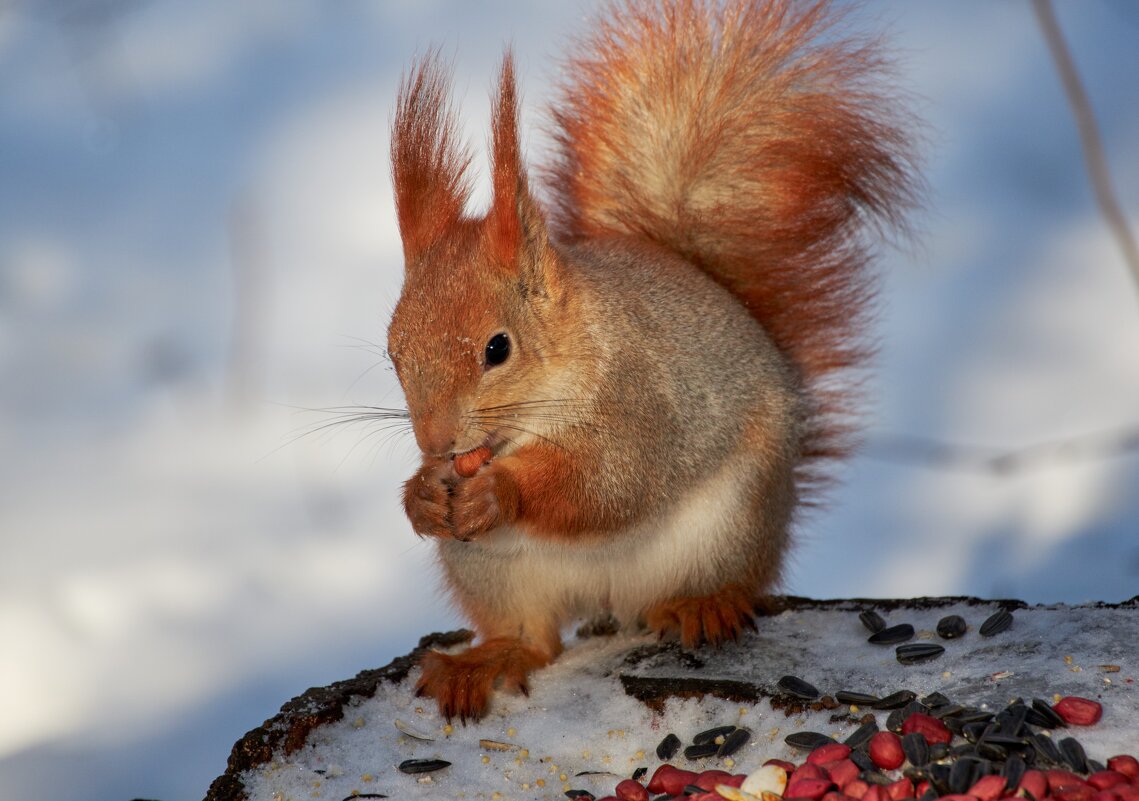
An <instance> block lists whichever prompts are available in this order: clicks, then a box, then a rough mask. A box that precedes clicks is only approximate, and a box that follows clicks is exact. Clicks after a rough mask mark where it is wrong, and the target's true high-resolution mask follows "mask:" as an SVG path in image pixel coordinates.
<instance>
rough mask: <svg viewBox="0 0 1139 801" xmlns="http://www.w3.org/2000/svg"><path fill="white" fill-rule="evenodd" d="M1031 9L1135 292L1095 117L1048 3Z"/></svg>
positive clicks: (1124, 229) (1136, 267) (1138, 274)
mask: <svg viewBox="0 0 1139 801" xmlns="http://www.w3.org/2000/svg"><path fill="white" fill-rule="evenodd" d="M1032 8H1033V10H1034V11H1035V12H1036V19H1037V21H1038V22H1039V23H1040V29H1041V31H1043V33H1044V38H1045V40H1046V41H1047V42H1048V49H1049V50H1050V51H1051V52H1052V59H1053V60H1054V61H1055V62H1056V70H1057V71H1058V72H1059V73H1060V80H1061V81H1063V83H1064V92H1065V94H1067V96H1068V103H1069V104H1070V105H1071V106H1072V115H1073V116H1074V117H1075V118H1076V127H1077V128H1078V129H1079V132H1080V142H1081V144H1082V145H1083V150H1084V161H1085V162H1086V163H1087V167H1088V175H1089V177H1090V178H1091V182H1092V187H1093V188H1094V189H1095V195H1096V201H1097V202H1098V203H1099V208H1100V211H1101V212H1102V213H1103V216H1104V219H1105V220H1106V221H1107V224H1108V227H1109V228H1111V231H1112V233H1113V234H1114V235H1115V238H1116V240H1117V241H1118V242H1119V248H1120V250H1122V251H1123V260H1124V261H1125V262H1126V263H1127V266H1128V267H1129V268H1130V269H1131V276H1132V278H1134V279H1135V286H1136V288H1137V289H1139V245H1136V243H1135V236H1134V234H1132V233H1131V229H1130V228H1129V227H1128V226H1127V218H1126V217H1125V216H1124V214H1123V210H1122V209H1121V208H1120V207H1119V201H1118V200H1116V198H1115V191H1114V190H1113V189H1112V187H1111V177H1110V176H1109V174H1108V169H1107V159H1106V158H1104V155H1103V144H1102V142H1101V139H1100V134H1099V127H1098V126H1097V125H1096V121H1095V115H1094V114H1093V113H1092V106H1091V103H1090V102H1089V101H1088V96H1087V93H1086V92H1085V91H1084V87H1083V83H1082V82H1081V81H1080V76H1079V73H1078V72H1077V71H1076V64H1075V62H1074V61H1073V60H1072V54H1071V52H1070V51H1069V50H1068V46H1067V44H1065V42H1064V35H1063V33H1061V31H1060V25H1059V23H1058V22H1057V21H1056V14H1055V11H1054V10H1053V8H1052V0H1032Z"/></svg>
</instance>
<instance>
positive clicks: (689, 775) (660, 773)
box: [648, 762, 696, 795]
mask: <svg viewBox="0 0 1139 801" xmlns="http://www.w3.org/2000/svg"><path fill="white" fill-rule="evenodd" d="M695 778H696V774H695V773H693V772H692V771H690V770H680V769H679V768H674V767H673V766H672V765H669V764H668V763H667V762H666V763H665V764H663V765H661V766H660V767H659V768H657V769H656V772H655V773H653V777H652V778H651V779H649V785H648V790H649V792H650V793H668V794H669V795H680V794H682V793H683V792H684V788H685V787H686V786H688V785H689V784H691V783H692V781H693V780H694V779H695Z"/></svg>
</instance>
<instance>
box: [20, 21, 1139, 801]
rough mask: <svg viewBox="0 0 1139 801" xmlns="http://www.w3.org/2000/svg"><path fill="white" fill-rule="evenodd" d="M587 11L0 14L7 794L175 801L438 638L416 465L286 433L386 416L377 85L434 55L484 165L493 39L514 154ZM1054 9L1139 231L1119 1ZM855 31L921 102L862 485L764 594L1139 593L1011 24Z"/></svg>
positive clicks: (1104, 256) (1048, 63) (1128, 525)
mask: <svg viewBox="0 0 1139 801" xmlns="http://www.w3.org/2000/svg"><path fill="white" fill-rule="evenodd" d="M586 7H587V6H585V5H583V4H579V3H576V2H573V3H567V2H505V0H503V1H502V2H485V3H466V2H457V1H453V2H443V1H442V0H437V1H432V2H416V3H410V2H381V1H380V0H376V2H370V3H368V2H362V1H358V0H335V2H318V1H317V0H311V1H309V2H275V1H274V0H247V1H246V2H241V3H228V2H223V1H222V0H202V1H201V2H192V3H191V2H173V0H169V1H168V0H58V1H57V2H48V1H47V0H41V1H40V2H35V0H28V1H27V2H20V1H19V0H16V1H15V2H12V0H8V2H0V454H2V457H0V797H3V798H32V797H34V798H51V799H53V801H65V800H66V801H71V800H72V799H75V800H76V801H78V799H129V798H133V797H145V798H159V799H164V801H180V800H181V799H196V798H200V797H201V796H202V795H203V794H204V793H205V790H206V787H207V785H208V784H209V781H210V780H211V779H212V778H213V777H214V776H216V775H217V774H219V773H221V772H222V770H223V769H224V766H225V760H226V756H227V755H228V752H229V748H230V746H231V745H232V743H233V742H234V741H235V740H236V739H237V738H238V737H240V736H241V734H243V733H244V732H245V731H246V730H247V729H249V728H252V727H253V726H255V725H257V724H259V723H260V722H261V721H262V720H263V719H264V718H266V717H268V716H270V715H272V714H273V713H274V712H275V711H276V710H277V708H278V706H279V705H280V704H281V703H282V702H283V701H285V700H287V699H288V698H290V697H292V696H293V695H296V694H297V693H299V692H300V691H302V690H304V689H305V688H306V687H308V686H310V685H320V684H326V683H328V682H330V681H333V680H336V679H340V678H344V677H347V676H350V675H353V674H354V673H356V672H357V671H358V670H360V669H362V668H365V667H370V666H378V665H381V664H384V663H386V662H387V661H389V660H390V659H391V658H392V657H394V656H396V655H398V654H400V653H404V652H406V651H407V650H409V648H410V647H411V646H412V645H414V643H415V640H416V638H417V637H418V635H419V634H421V633H424V632H427V631H431V630H436V629H446V628H450V627H454V626H456V625H458V623H459V621H458V619H457V618H456V617H455V616H454V615H453V614H452V613H451V612H450V610H449V609H448V608H447V607H446V605H445V604H444V603H443V602H441V601H440V600H438V599H437V597H436V594H435V593H434V591H433V590H432V588H431V587H432V581H433V577H432V568H431V558H430V549H429V547H428V546H427V545H425V544H423V543H420V542H418V541H417V540H416V538H415V537H414V536H413V535H412V534H411V531H410V529H409V527H408V525H407V523H406V522H405V520H404V519H403V517H402V515H401V513H400V511H399V508H398V506H397V502H396V498H397V489H398V486H399V482H400V481H402V480H403V479H404V477H405V476H407V475H408V474H409V472H410V471H411V469H412V465H413V463H414V452H413V451H414V446H413V443H412V441H411V439H410V437H396V438H394V439H390V440H388V439H386V438H385V437H384V436H383V435H381V434H380V433H378V432H377V431H375V430H373V429H354V430H353V429H341V430H338V431H337V430H329V431H325V432H321V433H317V434H313V435H311V436H307V437H302V438H300V439H295V437H296V435H297V434H298V433H300V432H303V431H305V430H308V429H310V428H312V427H313V426H315V425H317V424H319V423H320V422H322V421H324V420H325V419H326V418H325V417H322V416H321V415H319V414H313V413H310V412H303V411H298V410H297V408H298V407H301V408H315V407H330V406H338V405H343V404H379V405H397V404H398V403H399V402H400V396H399V392H398V389H397V388H396V386H395V382H394V378H393V374H392V372H391V371H390V370H389V369H388V367H387V366H386V365H385V364H383V363H382V359H381V357H380V355H379V346H380V345H382V343H383V341H384V331H385V328H386V318H387V316H388V314H389V312H390V310H391V308H392V305H393V303H394V301H395V298H396V296H397V294H398V289H399V282H400V270H401V259H400V249H399V244H398V240H397V234H396V229H395V225H394V220H393V210H392V203H391V197H390V189H389V175H388V162H387V153H386V151H387V130H386V128H387V121H388V115H389V112H390V109H391V107H392V102H393V93H394V90H395V87H396V85H397V82H398V76H399V73H400V70H401V68H402V67H403V65H404V64H405V63H406V62H407V61H408V59H409V58H410V57H411V55H412V54H413V53H415V52H416V51H422V50H423V49H424V48H425V47H426V46H427V45H429V44H430V43H432V42H441V43H443V44H444V45H445V47H446V48H447V51H448V52H452V53H454V54H455V59H456V64H457V67H458V76H459V77H458V81H457V84H458V87H457V88H458V91H459V93H460V96H461V105H462V108H463V112H464V120H465V122H466V124H467V126H468V129H469V136H470V138H471V139H472V141H474V142H475V143H477V144H479V145H482V143H484V142H485V130H486V110H487V99H486V97H487V92H488V89H489V87H490V85H491V81H492V76H493V74H494V70H495V67H496V64H497V61H498V59H499V57H500V53H501V49H502V45H503V43H504V42H506V41H508V40H510V41H513V43H514V46H515V48H516V50H517V55H518V63H519V66H520V72H521V77H522V81H523V87H524V91H525V98H526V101H527V103H528V105H527V116H526V121H527V123H535V122H537V121H538V120H539V119H540V109H541V107H542V103H543V100H544V99H545V98H546V97H547V96H548V93H547V91H548V90H547V87H548V84H549V79H550V78H551V75H552V70H553V68H554V67H553V60H552V56H553V55H554V54H556V53H558V52H559V49H560V44H561V42H562V40H563V37H564V35H565V33H566V32H567V31H569V30H572V29H573V28H574V27H575V26H577V25H578V24H579V22H580V20H581V18H582V17H583V15H584V11H583V9H584V8H586ZM1058 14H1059V18H1060V22H1061V25H1062V26H1063V29H1064V31H1065V34H1066V36H1067V38H1068V41H1069V43H1070V46H1071V48H1072V51H1073V53H1074V56H1075V59H1076V62H1077V64H1078V66H1079V69H1080V70H1081V73H1082V77H1083V80H1084V82H1085V84H1086V86H1087V89H1088V93H1089V95H1090V98H1091V101H1092V103H1093V105H1094V108H1095V111H1096V113H1097V114H1098V117H1099V122H1100V125H1101V128H1102V133H1103V142H1104V149H1105V152H1106V155H1107V158H1108V159H1109V162H1110V165H1111V172H1112V176H1113V180H1114V182H1115V187H1116V189H1117V192H1118V194H1119V197H1120V200H1121V202H1122V204H1123V206H1124V208H1125V210H1126V212H1127V214H1128V216H1129V219H1130V222H1131V225H1132V227H1133V228H1136V227H1139V78H1137V77H1136V76H1139V47H1137V46H1136V42H1139V6H1137V5H1136V4H1135V3H1133V2H1131V1H1130V0H1086V1H1082V2H1066V3H1061V4H1060V5H1059V7H1058ZM857 19H858V21H859V23H860V24H861V25H863V26H864V27H866V28H867V29H869V30H877V29H880V28H882V27H883V26H888V27H889V28H890V29H891V31H892V39H893V41H894V42H895V43H896V45H897V47H898V49H899V51H900V52H901V55H902V75H903V83H904V84H905V85H906V86H907V87H908V88H909V89H910V90H912V91H913V92H914V93H915V94H916V95H917V96H918V97H919V98H920V101H919V112H920V114H921V115H922V116H924V117H925V118H926V120H927V121H928V123H929V139H930V147H929V149H928V152H929V169H928V177H929V180H930V183H931V186H932V194H931V211H930V212H929V213H928V214H927V215H926V216H925V217H923V218H922V220H921V221H920V226H921V227H922V229H923V230H924V234H923V236H922V237H921V240H920V242H921V244H920V246H919V247H917V248H915V249H912V250H911V251H910V252H900V253H899V252H894V253H890V254H888V257H887V263H886V271H887V274H888V282H887V285H886V288H885V292H884V294H883V301H884V314H883V317H882V321H881V325H880V329H879V331H880V335H881V341H882V353H881V359H880V369H879V371H878V374H877V377H876V379H875V382H874V385H873V389H874V403H875V407H874V418H873V426H872V430H871V432H870V436H869V448H868V451H867V454H866V456H865V457H863V458H861V459H859V460H858V461H856V462H855V463H854V464H853V465H852V466H851V467H850V469H849V470H848V471H847V473H846V479H847V484H846V486H845V488H844V489H843V490H842V491H841V492H840V493H839V494H838V496H837V497H836V499H835V500H836V502H835V503H834V505H833V507H832V508H831V509H830V510H829V511H827V512H826V513H825V514H822V515H818V516H816V517H815V518H813V519H812V520H810V521H809V523H808V525H807V526H805V527H804V531H803V536H802V542H803V545H802V547H801V548H800V550H799V552H798V555H797V558H796V560H795V564H794V567H793V570H792V572H791V574H790V580H789V583H788V587H787V589H788V590H789V591H791V592H794V593H798V594H804V595H813V596H818V597H836V596H852V595H861V596H898V595H915V594H941V593H954V594H957V593H961V594H965V593H969V594H978V595H986V596H1000V597H1009V596H1013V597H1021V598H1024V599H1026V600H1028V601H1031V602H1054V601H1068V602H1079V601H1084V600H1089V599H1099V600H1107V601H1119V600H1122V599H1125V598H1127V597H1130V596H1132V595H1135V594H1137V593H1139V536H1136V535H1137V534H1139V455H1137V454H1136V452H1135V451H1134V450H1131V451H1126V452H1124V453H1122V454H1117V455H1110V454H1109V453H1106V452H1101V451H1104V450H1105V449H1104V448H1102V447H1100V445H1099V444H1098V443H1100V440H1099V439H1095V438H1094V437H1093V439H1091V440H1089V439H1086V437H1087V436H1089V435H1095V437H1099V436H1100V435H1103V437H1102V440H1103V441H1105V442H1109V443H1111V442H1118V441H1120V439H1121V437H1125V436H1126V432H1128V431H1130V432H1131V436H1132V437H1134V436H1135V435H1134V432H1135V431H1136V429H1137V428H1139V291H1137V286H1136V284H1135V282H1134V281H1133V280H1132V278H1131V277H1130V276H1129V275H1128V273H1127V269H1126V266H1125V264H1124V262H1123V259H1122V257H1121V255H1120V251H1119V249H1118V247H1117V245H1116V243H1115V241H1114V240H1113V239H1112V238H1111V237H1110V235H1109V232H1108V229H1107V227H1106V225H1105V224H1104V222H1103V219H1102V217H1101V215H1100V214H1099V212H1098V210H1097V207H1096V205H1095V201H1094V197H1093V194H1092V191H1091V188H1090V184H1089V180H1088V177H1087V173H1086V171H1085V167H1084V163H1083V160H1082V157H1081V151H1080V143H1079V139H1078V137H1077V134H1076V129H1075V125H1074V123H1073V119H1072V115H1071V113H1070V111H1069V107H1068V104H1067V102H1066V100H1065V97H1064V94H1063V92H1062V89H1061V85H1060V82H1059V80H1058V78H1057V73H1056V69H1055V66H1054V64H1053V62H1052V60H1051V59H1050V57H1049V54H1048V51H1047V49H1046V46H1045V44H1044V42H1043V39H1042V37H1041V34H1040V31H1039V28H1038V26H1037V24H1036V20H1035V18H1034V17H1033V15H1032V11H1031V9H1030V7H1029V5H1028V4H1027V3H1025V2H1004V3H992V2H963V1H962V2H955V3H897V4H895V3H884V2H883V3H874V2H872V3H870V4H869V5H868V6H867V7H866V8H865V9H863V10H862V11H861V12H859V14H858V16H857ZM540 146H541V138H540V136H539V135H538V134H537V133H534V134H533V135H531V136H530V150H531V152H532V153H533V152H536V151H538V150H539V148H540ZM905 437H920V438H925V439H932V440H936V441H938V442H944V443H949V444H951V445H952V446H953V448H954V449H955V450H953V451H952V452H951V453H950V454H949V456H950V457H951V458H950V459H949V461H946V460H944V459H941V458H940V457H939V458H937V459H935V461H936V462H938V463H939V465H940V466H938V465H928V464H915V463H908V462H907V458H906V454H907V453H912V451H907V450H906V442H907V441H906V440H905V439H904V438H905ZM899 438H903V439H899ZM1069 438H1074V439H1075V440H1076V441H1077V444H1076V445H1074V446H1071V447H1067V448H1061V449H1059V450H1054V449H1048V450H1047V451H1046V453H1045V454H1044V458H1039V459H1030V460H1019V461H1015V462H1014V463H1013V465H1012V468H1011V469H1009V470H1005V471H991V470H981V469H972V468H969V467H968V466H967V465H964V464H960V463H958V462H956V461H954V458H956V457H955V454H956V455H957V456H960V455H961V452H960V451H959V450H957V449H960V448H966V449H971V448H978V449H980V450H979V451H977V453H988V452H993V453H999V452H1002V451H1006V450H1016V449H1020V448H1025V447H1032V446H1035V445H1038V444H1040V443H1048V442H1053V441H1057V440H1066V439H1069ZM1132 444H1134V443H1132ZM1107 450H1110V448H1108V449H1107ZM922 452H923V453H925V452H926V451H922ZM969 453H973V451H966V452H965V455H968V454H969ZM1053 457H1054V458H1053Z"/></svg>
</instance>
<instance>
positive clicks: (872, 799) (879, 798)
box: [862, 784, 890, 801]
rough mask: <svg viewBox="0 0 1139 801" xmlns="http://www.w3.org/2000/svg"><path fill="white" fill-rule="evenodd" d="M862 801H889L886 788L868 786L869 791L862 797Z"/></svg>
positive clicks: (874, 785) (873, 785)
mask: <svg viewBox="0 0 1139 801" xmlns="http://www.w3.org/2000/svg"><path fill="white" fill-rule="evenodd" d="M862 801H890V796H889V795H887V794H886V788H885V787H883V786H882V785H880V784H872V785H870V789H869V790H867V791H866V795H864V796H862Z"/></svg>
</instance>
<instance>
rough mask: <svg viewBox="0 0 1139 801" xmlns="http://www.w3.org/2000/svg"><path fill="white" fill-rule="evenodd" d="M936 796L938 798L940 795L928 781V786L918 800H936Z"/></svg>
mask: <svg viewBox="0 0 1139 801" xmlns="http://www.w3.org/2000/svg"><path fill="white" fill-rule="evenodd" d="M938 798H940V796H939V795H938V793H937V788H936V787H934V786H933V783H932V782H930V785H929V787H927V788H926V790H925V792H924V793H922V794H921V798H919V799H918V801H937V799H938Z"/></svg>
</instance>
